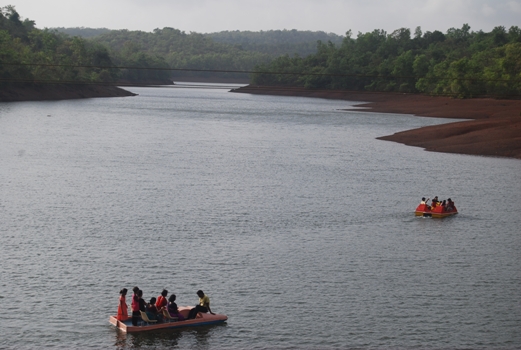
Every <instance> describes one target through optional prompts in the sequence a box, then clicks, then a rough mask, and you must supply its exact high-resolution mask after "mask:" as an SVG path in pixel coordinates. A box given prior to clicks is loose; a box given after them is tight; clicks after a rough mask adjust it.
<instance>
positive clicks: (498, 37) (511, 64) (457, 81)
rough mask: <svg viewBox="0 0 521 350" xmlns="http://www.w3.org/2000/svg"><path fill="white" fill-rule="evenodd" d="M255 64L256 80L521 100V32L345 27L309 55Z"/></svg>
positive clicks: (347, 88) (298, 84) (517, 30)
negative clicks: (346, 29) (359, 29)
mask: <svg viewBox="0 0 521 350" xmlns="http://www.w3.org/2000/svg"><path fill="white" fill-rule="evenodd" d="M255 69H256V71H257V73H255V74H254V75H253V77H252V83H253V84H257V85H283V86H303V87H306V88H313V89H346V90H368V91H397V92H421V93H427V94H435V95H451V96H457V97H475V96H482V95H492V96H503V97H520V95H521V30H520V29H519V28H518V27H516V26H513V27H511V28H510V29H509V30H506V28H505V27H496V28H494V29H493V30H492V31H491V32H490V33H485V32H483V31H478V32H473V31H470V27H469V26H468V25H467V24H465V25H463V27H462V28H461V29H456V28H451V29H449V30H448V31H447V32H446V33H445V34H444V33H442V32H440V31H434V32H426V33H422V31H421V28H419V27H418V28H416V30H415V32H414V34H413V35H411V31H410V29H407V28H401V29H398V30H396V31H394V32H393V33H391V34H387V33H386V32H385V31H383V30H374V31H373V32H370V33H359V34H358V36H357V38H356V39H354V38H351V33H350V32H348V33H347V36H346V37H345V38H344V40H343V42H342V43H341V45H335V44H333V43H331V42H328V43H323V42H319V43H318V47H317V52H316V53H315V54H312V55H309V56H307V57H300V56H293V57H291V56H289V55H284V56H281V57H279V58H277V59H276V60H274V61H272V62H271V63H269V64H264V65H259V66H257V67H256V68H255ZM274 73H284V74H274Z"/></svg>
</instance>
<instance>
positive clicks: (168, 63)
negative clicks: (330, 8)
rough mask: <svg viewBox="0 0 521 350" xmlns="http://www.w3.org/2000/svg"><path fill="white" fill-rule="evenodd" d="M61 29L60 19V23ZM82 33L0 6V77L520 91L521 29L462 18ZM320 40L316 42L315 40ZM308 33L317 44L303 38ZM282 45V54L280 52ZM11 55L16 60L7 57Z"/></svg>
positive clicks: (468, 93)
mask: <svg viewBox="0 0 521 350" xmlns="http://www.w3.org/2000/svg"><path fill="white" fill-rule="evenodd" d="M62 29H63V28H62ZM76 33H78V34H81V35H82V36H88V35H93V34H95V33H97V35H96V36H94V37H92V38H91V39H85V38H84V37H82V36H70V35H67V34H65V33H61V32H59V31H58V30H50V29H44V30H40V29H37V28H35V23H34V21H31V20H28V19H25V20H22V18H21V17H20V15H19V14H18V13H17V12H16V10H15V9H14V7H12V6H5V7H2V8H0V83H3V84H5V83H7V82H13V81H18V82H21V81H28V82H31V81H57V82H92V83H122V82H128V83H141V84H147V83H164V84H166V83H170V82H171V81H172V79H176V77H181V76H184V77H201V76H203V77H206V78H211V77H219V78H223V77H226V78H243V79H245V78H247V77H248V74H244V73H240V72H248V71H251V70H253V69H255V71H256V73H254V74H253V75H252V77H251V82H252V83H253V84H257V85H275V86H277V85H281V86H302V87H306V88H313V89H346V90H367V91H396V92H420V93H428V94H439V95H444V94H446V95H452V96H458V97H474V96H481V95H494V96H504V97H519V96H520V95H521V82H520V81H521V29H520V28H518V27H516V26H513V27H511V28H509V29H508V30H507V29H506V28H505V27H496V28H494V29H493V30H492V31H491V32H489V33H486V32H483V31H478V32H474V31H471V30H470V27H469V26H468V25H463V27H462V28H460V29H456V28H451V29H449V30H448V31H447V32H446V33H442V32H440V31H434V32H425V33H422V31H421V28H420V27H418V28H416V30H415V32H414V33H413V34H412V33H411V31H410V29H407V28H401V29H398V30H396V31H394V32H392V33H391V34H388V33H386V32H385V31H383V30H374V31H372V32H369V33H358V35H357V37H356V38H352V35H351V32H348V33H347V35H346V36H344V37H340V36H337V35H334V34H327V33H324V32H302V31H296V30H284V31H267V32H238V31H235V32H220V33H213V34H198V33H193V32H192V33H188V34H187V33H185V32H182V31H180V30H177V29H174V28H168V27H167V28H163V29H155V30H154V31H153V32H143V31H128V30H110V31H109V30H106V29H104V28H103V29H96V30H91V29H89V28H76ZM317 39H319V40H318V43H317V42H316V40H317ZM311 42H315V44H314V46H315V48H314V50H311V49H310V47H309V46H310V43H311ZM281 53H284V54H283V55H279V54H281ZM13 63H15V64H13Z"/></svg>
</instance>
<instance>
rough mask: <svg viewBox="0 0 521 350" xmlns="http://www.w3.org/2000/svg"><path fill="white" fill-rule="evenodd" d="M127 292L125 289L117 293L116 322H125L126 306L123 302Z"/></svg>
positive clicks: (126, 315) (126, 316)
mask: <svg viewBox="0 0 521 350" xmlns="http://www.w3.org/2000/svg"><path fill="white" fill-rule="evenodd" d="M127 291H128V290H127V288H123V289H122V290H120V291H119V305H118V316H117V319H118V321H125V320H126V319H127V318H128V306H127V302H126V300H125V297H126V296H127Z"/></svg>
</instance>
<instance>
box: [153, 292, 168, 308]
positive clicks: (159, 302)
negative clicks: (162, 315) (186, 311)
mask: <svg viewBox="0 0 521 350" xmlns="http://www.w3.org/2000/svg"><path fill="white" fill-rule="evenodd" d="M167 295H168V291H167V290H166V289H163V291H162V292H161V295H160V296H158V297H157V301H156V307H157V310H158V311H160V312H161V311H162V309H163V308H164V307H165V306H167V304H168V301H167V300H166V296H167Z"/></svg>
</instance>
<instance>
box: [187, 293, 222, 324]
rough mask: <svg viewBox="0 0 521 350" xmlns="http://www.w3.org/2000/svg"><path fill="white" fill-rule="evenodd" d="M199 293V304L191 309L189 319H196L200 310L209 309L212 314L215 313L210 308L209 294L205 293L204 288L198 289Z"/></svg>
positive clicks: (206, 310) (204, 311)
mask: <svg viewBox="0 0 521 350" xmlns="http://www.w3.org/2000/svg"><path fill="white" fill-rule="evenodd" d="M197 295H198V296H199V305H196V306H195V307H194V308H193V309H191V310H190V313H189V314H188V319H189V320H191V319H194V318H195V317H196V316H197V313H198V312H203V313H207V312H208V311H209V312H210V313H211V314H212V315H215V314H214V313H213V312H212V310H211V309H210V298H209V297H208V295H204V292H203V291H202V290H198V291H197Z"/></svg>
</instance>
